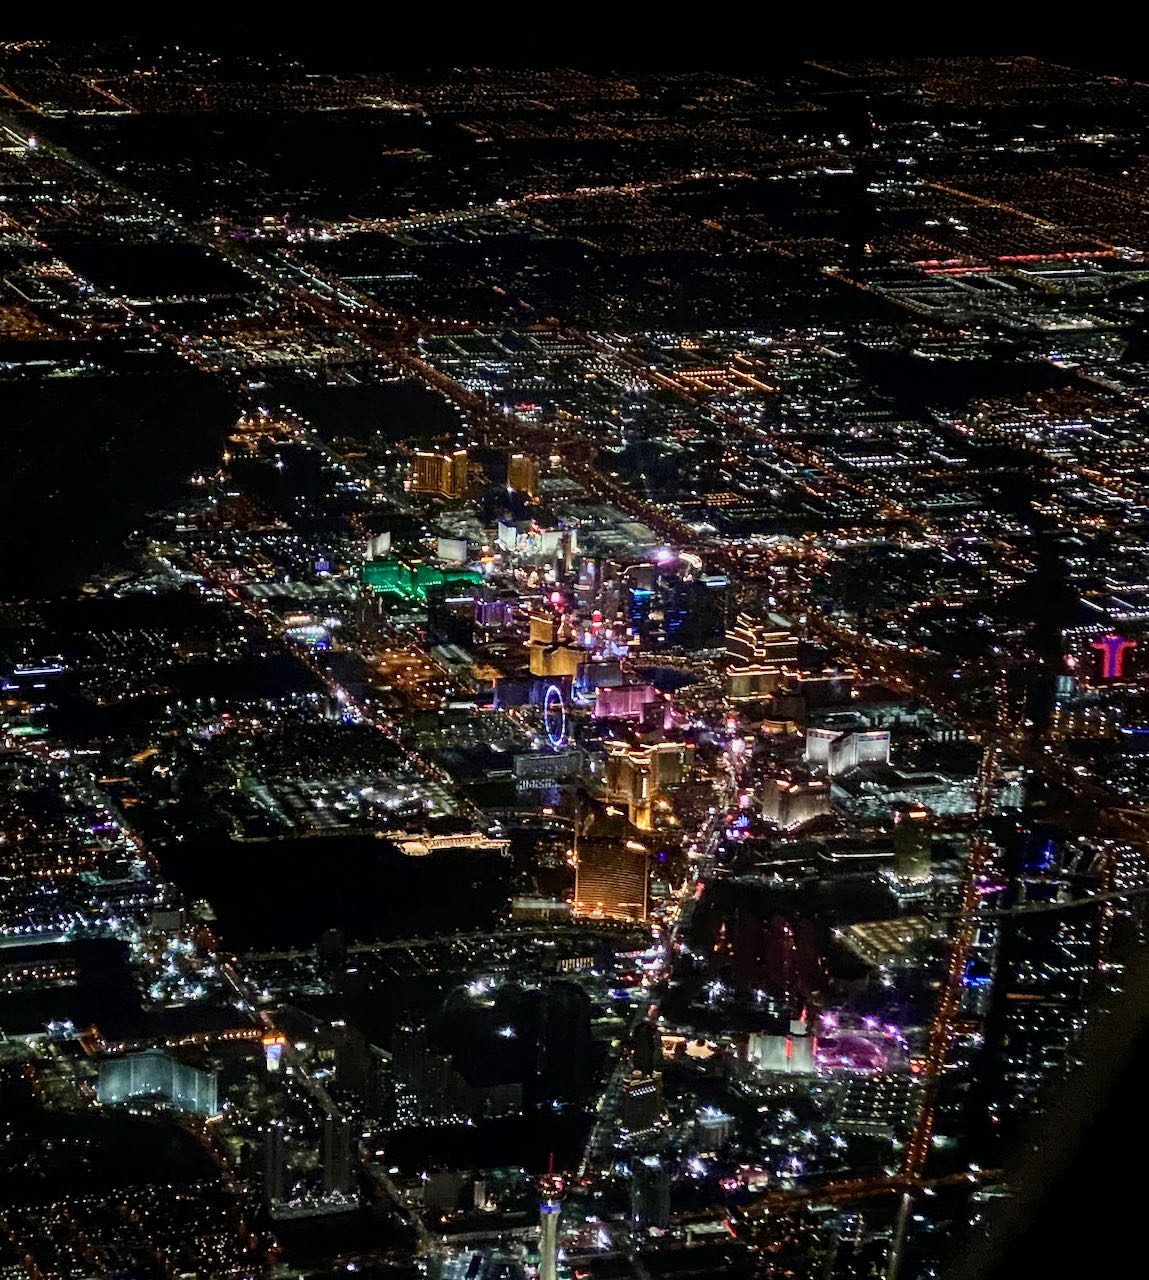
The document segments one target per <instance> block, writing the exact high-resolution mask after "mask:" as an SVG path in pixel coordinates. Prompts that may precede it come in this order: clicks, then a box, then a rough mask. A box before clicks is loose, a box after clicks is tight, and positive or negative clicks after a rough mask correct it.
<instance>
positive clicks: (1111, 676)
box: [1092, 636, 1137, 680]
mask: <svg viewBox="0 0 1149 1280" xmlns="http://www.w3.org/2000/svg"><path fill="white" fill-rule="evenodd" d="M1092 647H1093V648H1094V649H1096V650H1097V651H1098V652H1099V653H1100V654H1101V677H1102V679H1103V680H1120V679H1121V677H1122V675H1123V674H1124V672H1125V652H1126V650H1127V649H1136V648H1137V641H1136V640H1126V639H1124V638H1123V637H1122V636H1102V637H1101V639H1100V640H1094V641H1093V646H1092Z"/></svg>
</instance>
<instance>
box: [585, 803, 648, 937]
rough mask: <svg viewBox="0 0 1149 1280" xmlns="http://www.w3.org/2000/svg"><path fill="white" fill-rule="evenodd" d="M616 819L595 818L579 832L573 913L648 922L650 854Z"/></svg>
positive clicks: (596, 816) (608, 816) (597, 816)
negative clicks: (646, 920)
mask: <svg viewBox="0 0 1149 1280" xmlns="http://www.w3.org/2000/svg"><path fill="white" fill-rule="evenodd" d="M611 816H613V815H609V814H605V815H599V814H592V816H591V818H590V819H589V820H588V821H587V823H586V824H585V826H584V829H583V830H582V831H578V830H577V829H576V840H575V858H576V862H575V897H574V910H575V913H576V914H578V915H589V916H606V917H608V918H611V919H616V920H645V919H646V916H647V911H648V909H649V900H650V854H649V851H648V850H647V848H646V846H645V845H644V844H642V843H641V842H640V841H638V840H635V839H633V838H632V837H630V836H628V835H627V834H626V833H627V832H628V831H633V830H634V828H633V827H631V826H630V824H629V823H627V822H625V821H623V820H621V818H620V819H619V820H616V821H614V822H612V821H610V818H611Z"/></svg>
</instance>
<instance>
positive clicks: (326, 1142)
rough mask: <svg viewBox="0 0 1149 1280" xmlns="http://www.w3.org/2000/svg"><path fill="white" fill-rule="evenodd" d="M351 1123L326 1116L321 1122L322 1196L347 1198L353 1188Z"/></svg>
mask: <svg viewBox="0 0 1149 1280" xmlns="http://www.w3.org/2000/svg"><path fill="white" fill-rule="evenodd" d="M351 1149H352V1133H351V1121H350V1120H347V1119H337V1118H335V1117H334V1116H327V1117H325V1119H324V1121H323V1194H324V1195H325V1196H347V1195H350V1194H351V1191H352V1188H353V1186H354V1166H353V1161H352V1150H351Z"/></svg>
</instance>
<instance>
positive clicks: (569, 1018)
mask: <svg viewBox="0 0 1149 1280" xmlns="http://www.w3.org/2000/svg"><path fill="white" fill-rule="evenodd" d="M590 1012H591V1009H590V997H589V996H588V995H587V993H586V992H585V991H584V990H583V989H582V988H581V987H580V986H578V985H576V984H575V983H573V982H552V983H549V984H548V985H547V986H546V987H544V988H543V991H542V995H541V1004H540V1009H539V1041H538V1048H539V1057H538V1087H539V1091H540V1093H541V1095H542V1097H543V1098H545V1099H547V1100H549V1101H555V1100H560V1101H563V1102H571V1103H580V1102H583V1101H585V1099H586V1098H587V1096H588V1094H589V1093H590V1088H591V1084H592V1079H593V1053H594V1042H593V1040H592V1038H591V1026H590Z"/></svg>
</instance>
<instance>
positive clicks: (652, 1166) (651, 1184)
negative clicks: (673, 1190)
mask: <svg viewBox="0 0 1149 1280" xmlns="http://www.w3.org/2000/svg"><path fill="white" fill-rule="evenodd" d="M630 1222H631V1226H632V1227H633V1228H634V1230H636V1231H642V1230H645V1229H646V1228H647V1227H659V1228H661V1229H662V1230H665V1229H666V1228H667V1227H668V1226H670V1170H669V1169H668V1168H667V1167H666V1165H665V1164H663V1163H662V1161H661V1160H659V1159H658V1158H657V1157H656V1156H646V1157H645V1158H644V1159H642V1160H635V1161H634V1163H633V1165H632V1170H631V1182H630Z"/></svg>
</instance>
